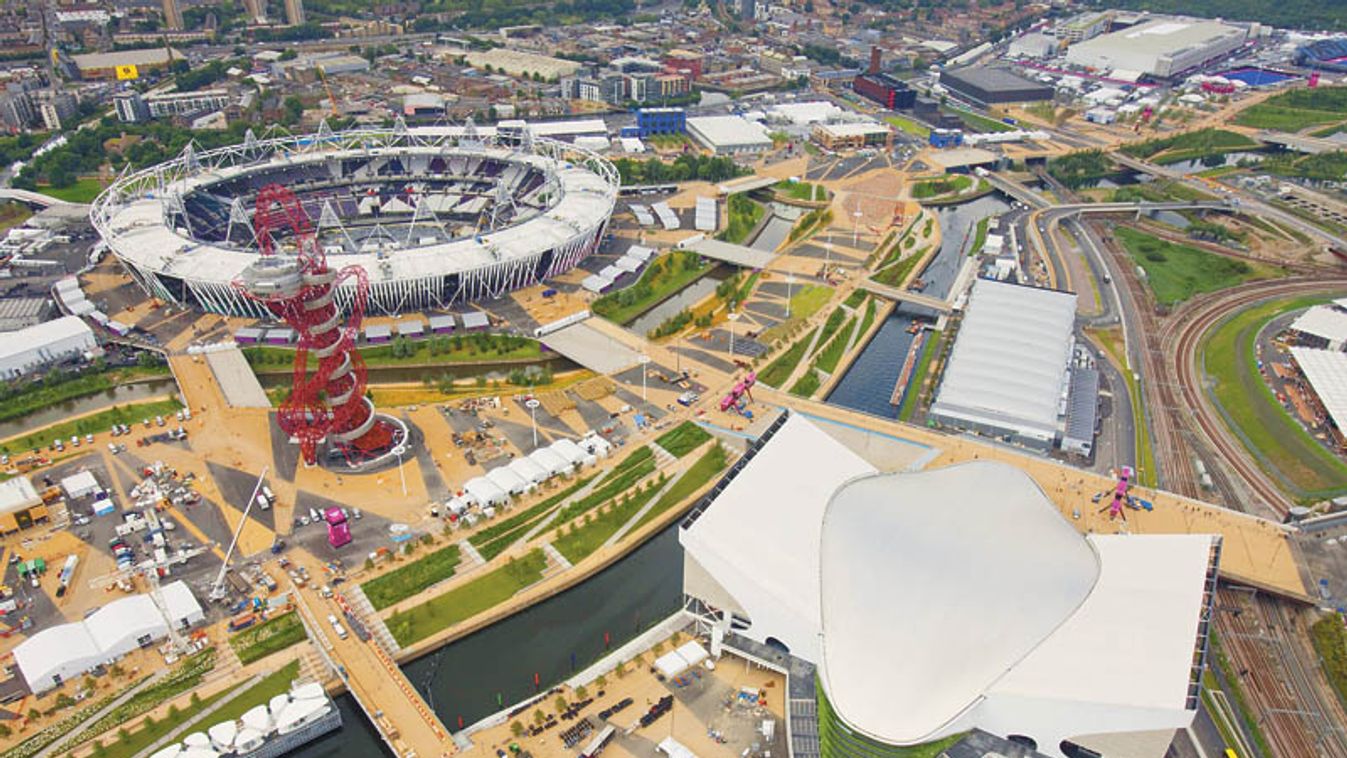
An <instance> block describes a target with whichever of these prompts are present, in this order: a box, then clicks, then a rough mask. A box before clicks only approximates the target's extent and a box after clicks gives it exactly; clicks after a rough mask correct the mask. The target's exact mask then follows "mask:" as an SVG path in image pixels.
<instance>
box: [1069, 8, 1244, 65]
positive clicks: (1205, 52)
mask: <svg viewBox="0 0 1347 758" xmlns="http://www.w3.org/2000/svg"><path fill="white" fill-rule="evenodd" d="M1248 35H1249V32H1248V30H1247V29H1245V28H1243V27H1240V26H1232V25H1230V24H1225V23H1222V22H1220V21H1203V20H1198V19H1185V18H1157V19H1155V20H1153V21H1147V22H1145V23H1142V24H1137V25H1136V26H1134V27H1131V28H1130V29H1123V30H1121V31H1116V32H1112V33H1110V34H1105V35H1102V36H1099V37H1095V38H1094V39H1090V40H1086V41H1084V42H1078V43H1076V44H1074V45H1072V46H1071V47H1070V48H1069V49H1068V50H1067V51H1066V59H1067V61H1068V62H1070V63H1074V64H1076V65H1078V66H1085V67H1088V68H1093V69H1096V70H1100V71H1105V70H1106V71H1132V72H1138V73H1140V74H1145V75H1149V76H1152V77H1155V78H1157V79H1174V78H1177V77H1179V76H1180V75H1182V74H1184V73H1186V72H1188V71H1191V70H1193V69H1195V68H1197V67H1198V66H1201V65H1202V64H1204V63H1207V62H1208V61H1212V60H1215V59H1216V58H1219V57H1221V56H1223V55H1227V54H1229V53H1231V52H1233V51H1235V50H1237V49H1239V47H1240V46H1241V45H1243V44H1244V41H1245V40H1246V39H1247V38H1248Z"/></svg>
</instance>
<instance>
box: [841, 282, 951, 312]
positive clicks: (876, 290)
mask: <svg viewBox="0 0 1347 758" xmlns="http://www.w3.org/2000/svg"><path fill="white" fill-rule="evenodd" d="M856 286H857V287H859V288H860V289H863V290H865V291H866V292H869V293H870V294H872V295H878V296H879V297H882V298H884V299H886V300H893V301H896V302H900V303H909V304H911V305H920V306H921V307H923V308H930V309H931V310H933V311H936V312H938V313H949V312H950V311H953V310H954V303H952V302H951V301H949V300H942V299H940V298H938V297H933V296H931V295H923V294H922V293H920V292H912V291H911V290H905V289H900V288H898V287H894V286H892V285H888V284H880V283H879V282H876V281H872V280H870V279H862V280H861V281H860V282H859V283H858V284H857V285H856Z"/></svg>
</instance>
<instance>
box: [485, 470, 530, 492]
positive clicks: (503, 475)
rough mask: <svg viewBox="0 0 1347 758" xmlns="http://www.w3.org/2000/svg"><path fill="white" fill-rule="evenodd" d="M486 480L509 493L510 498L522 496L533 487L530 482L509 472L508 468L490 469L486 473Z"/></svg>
mask: <svg viewBox="0 0 1347 758" xmlns="http://www.w3.org/2000/svg"><path fill="white" fill-rule="evenodd" d="M486 478H487V479H489V480H491V483H492V484H494V485H496V486H497V487H500V488H501V489H503V490H505V491H506V492H508V493H510V495H511V496H515V495H522V494H524V493H525V492H528V491H529V490H531V489H533V487H534V486H535V485H534V484H533V482H532V481H531V480H528V479H525V478H524V477H522V476H520V475H519V474H516V473H515V472H513V471H511V470H510V467H509V466H501V467H499V468H493V469H491V470H490V471H488V472H486Z"/></svg>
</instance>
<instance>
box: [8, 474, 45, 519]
mask: <svg viewBox="0 0 1347 758" xmlns="http://www.w3.org/2000/svg"><path fill="white" fill-rule="evenodd" d="M40 502H42V498H41V497H39V496H38V494H37V490H36V489H34V488H33V482H32V481H31V480H30V479H29V478H28V477H26V476H16V477H14V478H13V479H9V480H7V481H4V482H0V513H13V512H14V511H22V510H24V509H27V508H32V507H33V506H35V505H37V504H38V503H40Z"/></svg>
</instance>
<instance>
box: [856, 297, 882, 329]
mask: <svg viewBox="0 0 1347 758" xmlns="http://www.w3.org/2000/svg"><path fill="white" fill-rule="evenodd" d="M876 310H877V309H876V306H875V300H874V298H871V299H870V300H869V301H867V302H866V303H865V317H864V318H862V319H861V331H860V333H859V334H857V335H856V336H857V339H860V338H862V337H864V336H865V335H866V334H868V333H869V332H870V325H871V324H873V323H875V311H876Z"/></svg>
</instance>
